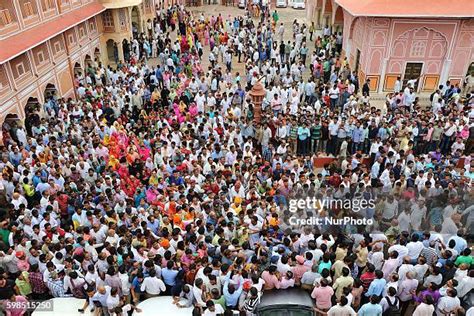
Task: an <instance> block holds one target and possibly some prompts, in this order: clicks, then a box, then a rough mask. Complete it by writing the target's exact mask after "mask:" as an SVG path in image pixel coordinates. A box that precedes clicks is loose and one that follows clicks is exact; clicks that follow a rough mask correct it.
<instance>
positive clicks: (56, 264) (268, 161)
mask: <svg viewBox="0 0 474 316" xmlns="http://www.w3.org/2000/svg"><path fill="white" fill-rule="evenodd" d="M259 14H261V16H260V17H259V18H255V16H252V15H251V14H249V13H248V12H247V13H246V14H245V15H244V16H235V17H230V16H229V17H223V16H222V15H220V14H219V15H218V16H206V15H204V14H201V15H199V16H196V15H194V14H193V13H192V12H189V11H187V10H186V9H185V8H183V7H181V6H172V7H169V8H167V9H157V15H156V18H155V19H154V21H150V23H149V24H148V25H147V27H146V30H145V32H143V33H139V32H138V31H136V30H135V32H134V38H132V39H131V40H130V42H128V43H125V44H124V46H123V48H124V54H123V55H124V58H125V60H119V59H118V55H117V57H116V58H117V59H116V63H115V64H114V65H111V66H105V65H103V64H101V63H100V62H98V61H95V62H93V63H91V64H89V65H88V67H87V69H86V70H85V72H84V73H83V74H80V75H77V76H76V94H77V99H64V98H61V96H55V95H53V96H52V97H50V98H49V99H48V100H47V102H46V103H45V104H42V105H38V106H36V107H34V108H30V109H29V112H28V113H27V119H26V120H25V122H24V124H23V123H22V122H10V123H9V124H10V126H8V125H7V126H5V125H4V130H3V143H4V146H3V147H2V161H1V162H0V169H1V171H2V177H1V181H0V205H1V209H0V237H1V239H0V248H1V252H0V300H1V301H2V302H3V304H2V308H3V310H4V311H5V312H6V314H7V315H12V316H17V315H23V314H24V313H25V311H26V310H25V308H24V305H21V304H12V302H15V301H19V302H22V301H25V300H46V299H49V298H52V297H54V298H56V297H75V298H78V299H83V300H84V307H83V308H82V309H81V310H79V311H78V312H84V311H85V310H86V309H88V310H91V311H94V313H95V314H96V315H126V314H127V312H128V313H131V312H133V311H136V312H140V309H139V308H138V307H137V305H138V304H139V303H140V302H141V301H143V300H145V299H147V298H150V297H155V296H169V299H170V301H173V303H174V304H176V306H177V307H192V308H193V312H192V313H193V315H206V316H209V315H221V314H224V315H231V314H232V312H233V311H238V312H240V313H241V314H242V315H255V312H256V307H257V306H258V304H259V302H260V300H261V298H262V297H263V296H265V295H270V294H268V293H269V292H271V291H285V290H286V289H288V288H292V287H297V288H300V289H301V291H302V293H303V292H304V291H306V292H308V294H307V295H310V296H311V297H312V298H313V299H314V302H315V304H314V309H315V313H316V314H317V315H336V316H343V315H356V314H358V315H368V316H376V315H407V314H413V315H415V316H425V315H427V316H428V315H429V316H431V315H433V313H435V314H436V315H464V313H467V314H468V315H474V311H473V309H472V308H471V309H469V294H470V293H471V292H472V290H473V289H474V257H473V256H472V254H471V246H470V242H471V241H472V232H473V228H474V225H473V223H474V216H473V215H474V211H473V210H474V203H473V201H474V191H473V190H472V182H473V180H474V152H473V143H474V142H473V137H474V129H473V128H474V125H473V120H474V108H473V106H472V105H473V99H472V97H471V95H470V92H471V91H463V89H462V87H460V86H457V85H451V84H450V83H449V82H447V83H446V84H443V85H441V86H440V87H439V89H438V90H436V91H435V92H433V94H432V95H431V96H430V100H429V102H428V101H420V99H419V97H418V96H417V94H416V90H417V83H418V82H417V80H418V79H417V78H409V79H410V80H405V81H402V80H401V79H400V78H399V80H397V83H396V84H395V87H394V92H393V93H391V94H389V95H387V99H386V102H385V103H384V102H381V103H382V104H381V105H380V106H375V105H374V102H373V101H371V99H370V82H359V78H358V76H357V73H356V72H355V71H353V69H351V67H350V65H349V63H348V60H347V58H346V57H344V55H343V52H342V39H343V37H342V34H341V33H340V32H332V31H331V28H330V27H329V26H326V27H323V30H322V34H321V35H320V36H317V34H316V32H315V30H314V25H311V26H307V25H305V24H304V23H301V22H298V21H294V23H293V24H292V25H291V28H290V25H284V24H283V23H281V21H280V19H279V14H278V12H277V11H274V12H271V11H270V10H269V9H268V8H264V10H261V13H259ZM313 33H314V34H313ZM204 65H209V66H204ZM236 68H239V69H240V68H242V69H244V70H243V71H241V72H239V71H236V70H235V69H236ZM257 82H260V83H261V84H262V85H263V86H264V89H265V96H264V99H263V102H262V104H260V103H255V102H254V100H253V99H252V95H251V93H250V91H251V88H252V87H253V86H254V85H255V84H256V83H257ZM423 102H424V103H426V104H424V103H423ZM322 157H326V158H331V159H327V161H330V162H329V163H326V164H324V165H321V166H317V163H318V161H319V160H320V159H321V158H322ZM306 197H315V198H316V199H317V200H318V201H324V200H331V201H342V200H350V201H355V200H358V201H361V200H365V201H369V200H370V201H372V203H367V204H366V205H367V207H363V208H362V209H357V210H355V209H353V208H352V207H346V206H345V204H342V203H341V204H338V203H329V204H324V203H322V206H321V205H319V206H317V205H313V206H310V205H307V206H305V207H304V208H299V209H297V210H296V211H294V210H290V209H289V207H288V206H289V204H290V203H291V201H294V200H298V199H305V198H306ZM352 205H354V204H352ZM294 217H297V218H298V219H309V218H312V217H318V218H324V217H332V218H343V217H355V218H362V217H363V218H366V219H367V218H368V219H372V220H373V221H372V224H371V225H351V224H343V225H326V224H325V225H304V224H297V225H295V224H294V222H293V221H292V218H294ZM299 223H301V222H299ZM303 294H304V293H303Z"/></svg>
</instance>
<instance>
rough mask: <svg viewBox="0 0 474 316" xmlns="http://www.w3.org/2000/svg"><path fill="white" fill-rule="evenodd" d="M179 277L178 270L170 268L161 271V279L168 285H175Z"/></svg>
mask: <svg viewBox="0 0 474 316" xmlns="http://www.w3.org/2000/svg"><path fill="white" fill-rule="evenodd" d="M177 275H178V270H173V269H168V268H164V269H163V270H161V277H162V278H163V282H165V284H166V285H175V283H176V276H177Z"/></svg>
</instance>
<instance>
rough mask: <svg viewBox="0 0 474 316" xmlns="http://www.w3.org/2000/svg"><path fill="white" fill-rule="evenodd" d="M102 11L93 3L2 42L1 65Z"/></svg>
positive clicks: (103, 8)
mask: <svg viewBox="0 0 474 316" xmlns="http://www.w3.org/2000/svg"><path fill="white" fill-rule="evenodd" d="M102 11H105V7H104V6H103V5H102V4H100V3H98V2H93V3H91V4H88V5H85V6H83V7H80V8H78V9H75V10H73V11H71V12H67V13H65V14H62V15H60V16H58V17H57V18H55V19H52V20H51V21H48V22H46V23H42V24H39V25H38V26H34V27H32V28H30V29H27V30H25V31H23V32H20V33H18V34H15V35H12V36H9V37H7V38H5V39H3V40H0V47H2V49H1V50H0V64H3V63H5V62H7V61H9V60H11V59H13V58H15V57H17V56H18V55H20V54H22V53H23V52H25V51H27V50H29V49H31V48H33V47H35V46H38V45H39V44H41V43H44V42H46V41H47V40H49V39H51V38H53V37H55V36H56V35H58V34H60V33H61V32H64V31H65V30H67V29H70V28H71V27H74V26H76V25H78V24H79V23H82V22H84V21H86V20H87V19H89V18H91V17H93V16H95V15H97V14H99V13H101V12H102Z"/></svg>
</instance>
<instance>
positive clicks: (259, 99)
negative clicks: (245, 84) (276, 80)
mask: <svg viewBox="0 0 474 316" xmlns="http://www.w3.org/2000/svg"><path fill="white" fill-rule="evenodd" d="M249 94H250V97H251V98H252V104H253V117H254V121H255V122H256V123H260V120H261V118H262V103H263V98H264V97H265V94H266V93H265V88H264V87H263V85H262V83H261V82H260V80H258V81H257V82H256V83H255V84H254V85H253V87H252V90H250V92H249Z"/></svg>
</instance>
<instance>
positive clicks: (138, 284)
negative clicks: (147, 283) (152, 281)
mask: <svg viewBox="0 0 474 316" xmlns="http://www.w3.org/2000/svg"><path fill="white" fill-rule="evenodd" d="M141 286H142V282H140V281H138V278H137V277H134V278H133V281H132V288H133V289H134V290H135V292H137V293H142V290H141V289H140V287H141Z"/></svg>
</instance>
